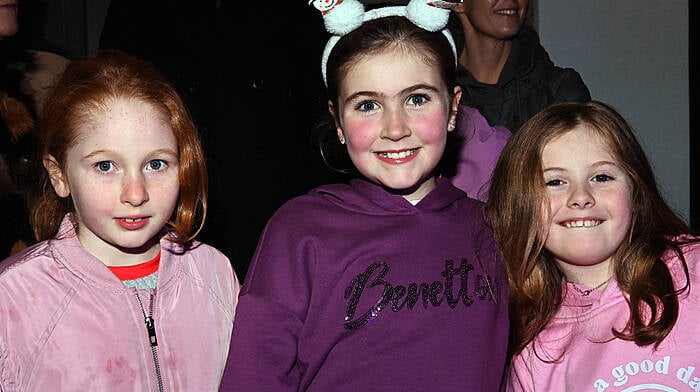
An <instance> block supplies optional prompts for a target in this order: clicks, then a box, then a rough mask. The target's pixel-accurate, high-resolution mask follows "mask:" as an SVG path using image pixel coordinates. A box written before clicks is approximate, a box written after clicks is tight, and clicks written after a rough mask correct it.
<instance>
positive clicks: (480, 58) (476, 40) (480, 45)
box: [459, 26, 513, 84]
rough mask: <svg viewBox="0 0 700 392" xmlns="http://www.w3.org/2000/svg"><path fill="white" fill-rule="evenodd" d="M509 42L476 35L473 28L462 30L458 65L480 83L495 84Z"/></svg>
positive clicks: (506, 54)
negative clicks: (462, 42)
mask: <svg viewBox="0 0 700 392" xmlns="http://www.w3.org/2000/svg"><path fill="white" fill-rule="evenodd" d="M512 47H513V41H511V40H499V39H494V38H491V37H487V36H484V35H483V34H480V33H478V32H477V31H476V30H475V29H474V28H473V27H471V26H465V28H464V48H463V50H462V53H460V55H459V63H460V64H461V65H462V66H463V67H464V68H466V69H468V70H469V72H470V73H471V74H472V75H473V76H474V78H475V79H476V80H478V81H479V82H481V83H488V84H496V83H498V78H499V77H500V76H501V71H503V67H504V66H505V65H506V61H507V60H508V56H509V55H510V50H511V48H512Z"/></svg>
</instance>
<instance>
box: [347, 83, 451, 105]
mask: <svg viewBox="0 0 700 392" xmlns="http://www.w3.org/2000/svg"><path fill="white" fill-rule="evenodd" d="M416 90H429V91H432V92H435V93H438V92H439V91H440V90H439V89H438V88H437V87H435V86H433V85H430V84H425V83H419V84H414V85H412V86H408V87H406V88H405V89H403V90H401V91H399V92H398V93H397V94H396V95H406V94H407V93H410V92H413V91H416ZM359 97H386V95H385V94H383V93H378V92H376V91H357V92H354V93H352V94H350V95H348V96H347V98H345V100H344V102H352V101H354V100H355V99H357V98H359Z"/></svg>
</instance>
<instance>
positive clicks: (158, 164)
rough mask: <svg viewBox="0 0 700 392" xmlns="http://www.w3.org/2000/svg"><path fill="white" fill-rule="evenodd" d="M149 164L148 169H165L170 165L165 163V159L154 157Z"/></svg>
mask: <svg viewBox="0 0 700 392" xmlns="http://www.w3.org/2000/svg"><path fill="white" fill-rule="evenodd" d="M147 166H148V169H151V170H163V169H165V168H166V167H167V166H168V164H167V163H165V161H163V160H160V159H154V160H152V161H149V162H148V165H147Z"/></svg>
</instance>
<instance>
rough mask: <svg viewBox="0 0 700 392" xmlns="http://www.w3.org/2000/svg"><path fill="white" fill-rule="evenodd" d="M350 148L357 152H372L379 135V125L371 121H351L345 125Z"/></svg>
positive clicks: (344, 128)
mask: <svg viewBox="0 0 700 392" xmlns="http://www.w3.org/2000/svg"><path fill="white" fill-rule="evenodd" d="M343 130H344V131H345V138H346V140H347V145H348V148H350V149H352V150H355V151H357V152H364V151H368V150H370V148H371V146H372V144H373V143H374V141H375V139H376V135H377V134H378V130H377V125H375V124H374V123H372V122H371V121H363V120H354V119H350V120H347V121H345V124H344V125H343Z"/></svg>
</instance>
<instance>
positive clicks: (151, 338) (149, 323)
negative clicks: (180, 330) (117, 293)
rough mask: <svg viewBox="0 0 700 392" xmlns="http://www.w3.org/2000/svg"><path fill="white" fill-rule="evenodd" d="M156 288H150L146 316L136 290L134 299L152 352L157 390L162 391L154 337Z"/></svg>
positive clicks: (161, 379) (156, 344)
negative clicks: (137, 304)
mask: <svg viewBox="0 0 700 392" xmlns="http://www.w3.org/2000/svg"><path fill="white" fill-rule="evenodd" d="M155 296H156V290H155V289H154V290H151V296H150V301H149V302H150V303H149V305H148V316H146V311H145V310H144V308H143V303H141V297H139V292H138V290H137V291H136V301H137V302H138V303H139V308H141V313H142V314H143V321H144V322H145V323H146V331H147V332H148V340H149V343H150V344H151V353H152V354H153V363H154V364H155V370H156V379H157V380H158V391H159V392H163V378H162V376H161V374H160V365H159V364H158V352H157V351H156V347H157V346H158V338H156V325H155V322H154V321H153V307H154V304H155Z"/></svg>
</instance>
